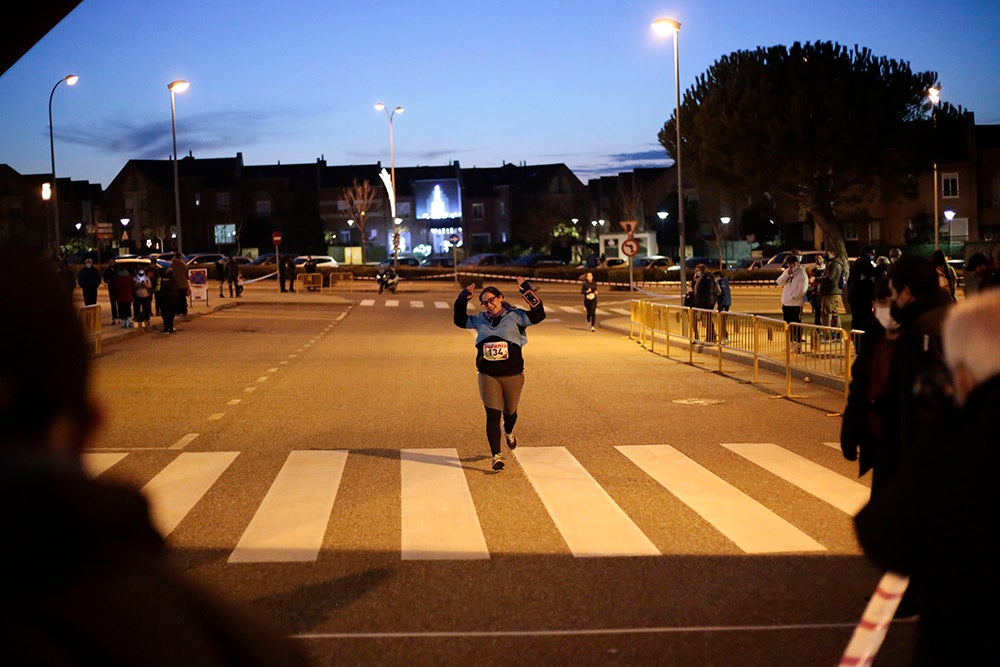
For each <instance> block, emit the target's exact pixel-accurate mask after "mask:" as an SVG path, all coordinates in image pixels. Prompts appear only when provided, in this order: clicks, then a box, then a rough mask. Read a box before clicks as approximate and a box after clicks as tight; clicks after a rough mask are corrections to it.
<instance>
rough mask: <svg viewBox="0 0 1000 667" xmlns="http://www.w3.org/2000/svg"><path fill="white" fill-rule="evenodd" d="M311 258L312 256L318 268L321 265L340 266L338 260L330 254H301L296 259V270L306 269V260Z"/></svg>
mask: <svg viewBox="0 0 1000 667" xmlns="http://www.w3.org/2000/svg"><path fill="white" fill-rule="evenodd" d="M309 258H312V260H313V261H314V262H316V268H317V269H318V268H321V267H326V268H331V269H335V268H337V267H338V266H340V265H339V264H338V263H337V260H335V259H334V258H333V257H330V256H329V255H299V256H298V257H296V258H295V260H294V261H295V268H296V270H299V271H301V270H303V269H305V266H306V262H308V261H309Z"/></svg>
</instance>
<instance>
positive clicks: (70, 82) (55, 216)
mask: <svg viewBox="0 0 1000 667" xmlns="http://www.w3.org/2000/svg"><path fill="white" fill-rule="evenodd" d="M79 80H80V77H78V76H77V75H76V74H70V75H68V76H64V77H63V78H61V79H59V80H58V81H56V85H54V86H52V92H51V93H49V156H50V157H51V158H52V191H51V193H50V196H51V197H52V222H53V226H54V227H55V236H54V237H53V238H54V239H55V247H54V248H53V253H54V254H55V253H58V252H59V245H60V243H59V197H58V193H57V190H56V142H55V138H54V136H53V133H52V96H53V95H55V94H56V88H58V87H59V84H60V83H63V82H65V83H66V85H67V86H75V85H76V82H77V81H79Z"/></svg>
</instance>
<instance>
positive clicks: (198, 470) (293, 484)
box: [83, 443, 870, 564]
mask: <svg viewBox="0 0 1000 667" xmlns="http://www.w3.org/2000/svg"><path fill="white" fill-rule="evenodd" d="M715 447H717V448H718V449H719V451H720V452H721V451H723V449H724V450H728V451H730V452H733V453H735V454H738V455H739V456H740V457H741V458H742V460H744V461H746V463H745V465H747V466H751V467H753V468H754V469H755V470H756V469H763V470H764V471H766V472H768V473H770V474H772V475H774V476H776V477H777V478H780V479H781V480H784V481H785V482H787V483H789V484H791V485H793V486H794V487H796V488H798V489H801V490H803V491H805V492H807V493H808V494H810V495H812V496H814V497H815V498H817V499H818V501H822V503H826V504H828V505H830V506H832V507H834V508H836V509H837V510H839V511H840V512H842V513H843V514H844V521H845V522H849V520H850V519H849V517H850V516H852V515H853V514H854V513H855V512H856V511H857V510H858V509H859V508H860V507H861V506H862V505H863V504H864V503H865V502H866V501H867V499H868V495H869V493H870V492H869V489H868V488H867V487H866V486H865V485H863V484H860V483H858V482H856V481H854V480H853V479H851V478H850V477H849V476H846V475H841V474H839V473H837V472H834V471H833V470H830V469H829V468H826V467H824V466H822V465H820V464H818V463H815V462H813V461H811V460H809V459H806V458H804V457H802V456H800V455H798V454H796V453H794V452H792V451H789V450H787V449H784V448H782V447H779V446H777V445H774V444H770V443H722V444H720V445H716V446H715ZM615 449H616V450H617V451H618V452H619V453H620V454H622V455H623V457H624V458H623V459H622V463H621V465H625V466H635V467H636V468H638V469H639V470H641V471H642V472H643V473H645V475H648V476H649V478H651V479H652V480H654V481H655V482H656V483H657V484H658V485H659V488H660V489H661V492H662V493H663V494H665V495H664V496H663V501H664V502H666V500H667V495H666V494H670V495H672V496H673V497H674V498H676V499H677V500H679V501H680V502H681V503H683V504H684V505H686V506H687V507H688V508H690V509H691V510H692V511H693V512H694V513H696V514H697V515H698V516H700V517H701V518H702V519H704V521H706V522H707V523H708V524H709V525H711V526H712V527H713V529H714V530H716V531H718V533H719V534H720V535H722V536H724V537H725V538H727V540H729V541H730V542H731V543H732V544H734V545H735V546H736V547H738V548H739V549H740V550H741V551H742V552H744V553H748V554H768V553H799V552H824V551H827V550H828V549H829V548H830V547H832V546H833V545H830V546H826V545H824V544H821V543H820V541H817V538H816V537H815V536H811V535H810V534H809V530H810V527H808V526H805V527H797V526H795V525H793V524H792V522H791V521H790V520H789V519H788V518H787V517H783V516H781V514H782V513H783V509H782V508H781V507H780V505H779V506H776V505H775V504H774V499H773V498H771V499H770V501H769V504H768V506H765V505H764V504H763V503H762V502H760V501H759V500H758V499H754V498H753V497H751V495H750V494H748V493H747V492H746V491H743V490H740V489H738V488H736V487H735V486H733V485H732V484H731V483H730V482H729V481H727V480H726V479H724V478H723V477H722V476H719V475H717V474H716V473H715V472H713V471H712V470H710V469H709V467H707V466H705V465H703V464H702V463H700V462H697V461H695V460H694V459H692V458H690V457H689V456H687V455H685V454H684V453H683V452H681V451H680V450H679V449H677V448H675V447H671V446H669V445H620V446H617V447H615ZM167 451H171V450H167ZM175 451H176V450H173V451H171V453H174V452H175ZM824 451H826V450H825V448H824ZM141 455H142V453H141V452H134V453H131V454H126V453H124V452H88V453H86V454H85V455H84V457H83V461H84V466H85V469H86V471H87V472H88V474H90V475H92V476H99V475H102V474H105V473H107V474H114V471H113V470H112V468H115V467H116V466H125V465H127V462H126V458H127V457H128V456H136V457H139V456H141ZM238 455H239V452H180V453H177V456H176V458H174V459H173V460H172V461H171V462H170V463H168V464H167V465H166V466H165V467H164V468H163V469H162V470H160V472H159V473H157V474H155V475H154V476H153V477H152V479H151V480H150V481H149V482H148V483H147V484H146V485H145V486H144V487H143V488H142V492H143V493H144V494H145V495H146V496H147V498H148V499H149V502H150V508H151V516H152V520H153V523H154V525H155V526H156V528H157V529H158V530H159V531H160V532H161V533H162V534H164V535H170V534H171V533H172V532H173V531H174V530H175V529H176V528H177V526H178V525H179V524H180V523H181V522H182V521H183V520H184V519H185V517H187V516H188V515H189V514H190V513H191V512H193V511H194V510H195V509H197V511H198V513H199V517H200V519H199V520H204V517H205V515H206V513H208V514H209V515H210V514H211V513H213V512H215V511H218V509H217V508H216V507H213V506H211V505H209V504H207V503H202V502H201V501H202V500H203V499H204V498H205V496H206V494H208V493H209V491H210V490H211V488H212V487H213V485H214V484H216V482H218V481H219V479H220V478H221V477H222V476H223V475H227V474H230V473H229V472H228V470H229V468H230V465H231V464H232V463H233V462H234V461H235V460H236V458H237V456H238ZM351 455H352V454H351V451H350V450H347V449H344V450H308V451H306V450H294V451H292V452H290V453H289V454H288V456H287V457H286V459H285V461H284V463H283V465H282V467H281V468H280V470H279V471H278V472H277V474H276V475H275V478H274V480H273V482H272V483H271V485H270V487H269V488H268V490H267V492H266V494H265V495H264V497H263V499H262V500H260V501H259V506H258V507H257V509H256V511H255V512H254V514H253V515H252V517H251V518H250V519H249V521H248V523H247V524H246V526H245V528H244V529H243V532H242V535H241V537H240V538H239V540H238V542H237V543H236V544H235V545H233V550H232V551H231V553H230V555H229V560H228V562H230V563H234V564H235V563H263V562H268V563H274V562H315V561H316V560H317V559H318V558H319V555H320V553H321V552H322V548H323V544H324V539H328V536H327V532H328V531H329V526H330V524H331V521H332V520H335V519H334V517H336V516H343V514H339V515H338V512H340V513H343V512H345V511H348V510H347V509H346V508H343V509H338V506H337V502H336V500H337V497H338V494H339V492H341V491H342V489H341V486H342V481H343V479H344V470H345V468H346V466H347V465H348V462H349V459H350V457H351ZM510 456H511V459H510V462H511V465H509V466H508V469H507V470H505V471H504V472H503V473H501V474H502V475H519V474H523V475H524V477H525V478H526V479H527V481H528V482H529V483H530V486H531V489H532V490H533V497H531V498H527V497H524V498H520V499H517V500H513V501H512V502H515V504H521V503H538V504H539V506H540V507H541V508H544V511H545V512H546V513H547V514H548V516H549V517H550V518H551V520H552V523H553V525H554V526H555V529H556V530H557V531H558V534H559V535H560V536H561V537H562V541H563V542H564V543H565V547H564V548H565V549H566V550H567V552H568V553H569V554H571V555H572V556H574V557H577V558H599V557H654V556H658V555H660V554H661V553H664V552H666V551H668V548H669V552H670V553H674V552H676V551H677V548H676V547H677V545H676V544H674V543H672V542H671V541H668V542H667V543H663V544H659V545H658V544H656V543H655V542H654V541H653V540H652V539H651V538H650V535H659V537H658V538H656V539H659V540H664V539H665V538H664V537H663V532H662V531H663V530H664V527H663V526H657V527H655V530H657V531H659V532H655V533H654V532H650V533H649V534H647V533H646V532H644V528H643V526H642V525H641V524H642V522H641V521H639V520H638V519H636V518H635V517H632V516H630V515H629V513H628V512H626V511H625V510H624V509H623V508H622V507H621V506H620V505H619V504H618V500H616V499H615V498H614V497H613V496H612V494H611V493H609V492H608V491H607V490H606V489H605V488H604V487H603V486H602V485H601V484H600V483H599V482H598V481H597V479H595V478H594V477H593V476H592V475H591V473H590V472H589V471H588V470H587V469H586V467H585V466H584V465H583V463H581V462H580V460H578V459H577V458H576V457H575V456H574V455H573V454H572V453H571V452H570V450H569V449H567V448H566V447H521V448H519V449H518V450H517V451H516V452H512V453H511V455H510ZM398 465H399V473H400V476H399V484H400V487H399V489H397V490H395V491H393V490H389V496H390V497H391V496H393V495H395V496H397V498H398V503H399V515H398V516H399V521H400V525H399V526H396V527H392V526H387V527H385V530H389V531H390V533H391V532H393V531H395V530H396V529H397V528H398V535H399V543H398V548H399V554H400V559H401V560H477V559H488V558H490V548H491V545H490V544H489V543H488V541H487V539H486V537H485V535H487V534H489V533H488V532H484V530H483V526H482V525H481V524H480V514H479V512H478V511H477V507H476V499H475V498H474V494H473V492H472V489H473V488H475V487H471V486H470V484H469V480H470V477H469V474H470V472H469V465H468V462H467V461H465V462H463V460H462V459H461V458H460V457H459V453H458V451H457V450H456V449H452V448H435V449H430V448H428V449H404V450H402V451H401V452H400V454H399V463H398ZM486 465H487V464H486V463H483V464H482V466H483V469H484V470H486V469H487V468H486ZM474 467H475V466H474ZM232 474H235V473H232ZM350 490H351V492H356V490H355V489H354V488H351V489H350ZM344 502H345V503H346V505H348V506H349V505H350V501H349V500H345V501H344ZM819 505H820V503H819V502H817V507H819ZM789 514H791V515H792V516H796V513H795V512H789ZM646 521H648V519H646ZM650 529H654V527H653V526H647V527H646V529H645V530H650ZM385 530H383V531H373V533H372V535H371V536H370V537H368V536H363V537H362V540H363V541H364V540H367V539H370V540H373V543H372V544H370V545H366V544H364V543H362V544H360V545H354V546H357V547H358V548H361V549H364V548H366V547H369V548H372V549H379V548H382V549H384V542H379V541H378V540H380V539H384V538H383V537H380V535H384V534H385ZM666 530H667V532H668V533H669V527H667V528H666ZM181 539H183V538H181ZM678 539H679V538H678ZM494 546H495V547H496V546H499V545H494Z"/></svg>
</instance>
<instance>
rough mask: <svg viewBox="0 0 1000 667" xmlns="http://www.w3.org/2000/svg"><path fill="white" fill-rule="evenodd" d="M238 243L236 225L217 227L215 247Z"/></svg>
mask: <svg viewBox="0 0 1000 667" xmlns="http://www.w3.org/2000/svg"><path fill="white" fill-rule="evenodd" d="M231 243H236V225H232V224H229V225H216V226H215V245H226V244H231Z"/></svg>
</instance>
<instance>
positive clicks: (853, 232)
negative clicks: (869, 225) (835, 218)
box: [844, 222, 860, 241]
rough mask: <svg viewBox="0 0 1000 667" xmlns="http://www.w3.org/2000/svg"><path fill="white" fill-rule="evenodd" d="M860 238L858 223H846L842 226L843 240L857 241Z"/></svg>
mask: <svg viewBox="0 0 1000 667" xmlns="http://www.w3.org/2000/svg"><path fill="white" fill-rule="evenodd" d="M859 238H860V235H859V230H858V223H856V222H848V223H845V224H844V240H845V241H857V240H858V239H859Z"/></svg>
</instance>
